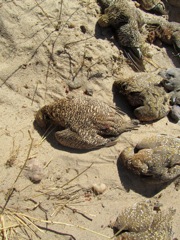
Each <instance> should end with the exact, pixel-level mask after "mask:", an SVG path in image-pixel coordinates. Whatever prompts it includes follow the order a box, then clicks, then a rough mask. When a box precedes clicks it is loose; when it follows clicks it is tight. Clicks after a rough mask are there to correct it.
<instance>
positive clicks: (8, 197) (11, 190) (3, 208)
mask: <svg viewBox="0 0 180 240" xmlns="http://www.w3.org/2000/svg"><path fill="white" fill-rule="evenodd" d="M28 133H29V136H30V139H31V143H30V146H29V150H28V153H27V157H26V159H25V162H24V164H23V166H22V168H21V170H20V172H19V174H18V175H17V177H16V179H15V181H14V183H13V186H12V187H11V188H10V189H8V196H7V200H6V202H5V204H4V206H3V207H2V209H1V214H2V213H3V212H4V210H5V208H6V206H7V204H8V202H9V200H10V198H11V196H12V195H13V193H14V191H15V187H14V186H15V183H16V182H17V180H18V178H19V176H20V175H21V173H22V171H23V170H24V168H25V166H26V163H27V161H28V159H29V156H30V153H31V149H32V145H33V138H32V137H31V133H30V131H28Z"/></svg>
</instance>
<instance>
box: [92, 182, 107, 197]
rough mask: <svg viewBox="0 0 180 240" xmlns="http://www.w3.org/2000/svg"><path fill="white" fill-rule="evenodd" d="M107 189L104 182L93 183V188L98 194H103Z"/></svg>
mask: <svg viewBox="0 0 180 240" xmlns="http://www.w3.org/2000/svg"><path fill="white" fill-rule="evenodd" d="M106 189H107V186H106V185H105V184H104V183H100V184H97V183H94V184H93V185H92V190H93V192H94V193H95V194H96V195H99V194H102V193H103V192H105V191H106Z"/></svg>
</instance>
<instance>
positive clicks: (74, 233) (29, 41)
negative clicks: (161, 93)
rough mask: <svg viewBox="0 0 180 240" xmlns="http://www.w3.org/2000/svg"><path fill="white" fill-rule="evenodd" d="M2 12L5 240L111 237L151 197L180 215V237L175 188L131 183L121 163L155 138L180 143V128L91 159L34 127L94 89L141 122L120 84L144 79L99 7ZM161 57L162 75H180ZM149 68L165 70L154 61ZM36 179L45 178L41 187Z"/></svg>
mask: <svg viewBox="0 0 180 240" xmlns="http://www.w3.org/2000/svg"><path fill="white" fill-rule="evenodd" d="M0 10H1V15H0V52H1V55H0V84H1V88H0V103H1V104H0V111H1V122H0V169H1V174H0V181H1V188H0V206H1V208H3V206H5V203H7V205H6V206H5V208H4V209H3V213H2V215H1V234H0V236H1V237H2V239H44V240H46V239H52V240H55V239H69V240H70V239H78V240H84V239H89V240H94V239H96V240H99V239H109V238H110V237H112V236H113V231H112V229H110V228H108V224H109V223H110V222H112V221H114V220H115V219H116V217H117V216H118V213H119V212H121V211H122V210H123V209H124V208H125V207H128V206H131V205H132V204H134V203H136V202H138V201H141V200H143V199H148V198H157V199H159V201H160V202H161V203H162V204H163V207H162V208H164V209H167V208H169V207H173V208H175V209H176V214H175V216H174V218H173V232H174V237H176V238H178V237H179V236H180V229H179V224H178V222H179V219H180V213H179V210H180V201H179V192H178V191H177V190H176V189H175V186H174V184H173V183H172V184H170V185H169V186H161V187H157V186H149V185H146V184H144V183H143V182H141V181H140V180H139V179H134V178H127V177H126V175H125V172H122V169H121V167H120V166H119V164H118V161H117V159H118V156H119V154H120V152H121V151H122V150H123V149H124V148H125V147H126V146H129V145H130V144H136V143H137V141H138V140H139V139H142V137H143V136H147V135H148V134H151V133H152V134H153V133H154V134H155V133H161V134H168V135H170V136H180V126H179V125H177V124H174V123H172V122H170V121H169V119H168V118H167V117H165V118H163V119H162V120H160V121H157V122H155V123H153V124H145V125H142V126H141V127H140V128H139V129H138V130H137V131H132V132H127V133H124V134H122V135H121V136H120V137H119V139H118V143H117V144H116V145H115V146H112V147H110V148H102V149H98V150H94V151H89V152H83V151H75V150H72V149H66V148H64V147H62V146H60V145H58V143H57V142H56V141H55V139H54V134H53V132H52V133H51V134H50V135H49V136H48V137H47V139H45V140H44V141H42V138H41V135H42V133H39V132H38V131H37V130H36V129H35V128H34V124H33V122H34V114H35V112H36V111H37V110H38V109H39V108H40V107H42V106H43V105H44V104H47V103H50V102H52V101H53V100H55V99H57V98H61V97H65V96H67V94H69V93H70V92H71V91H72V92H75V93H76V94H80V93H83V92H84V91H86V90H88V91H89V90H93V97H95V98H97V99H102V100H104V101H105V102H107V103H110V104H111V105H112V104H114V105H115V104H117V105H118V104H119V105H120V106H121V107H123V110H124V111H125V112H126V113H130V115H131V116H132V113H131V112H132V111H131V109H130V108H129V107H128V105H127V103H124V102H122V100H121V99H120V98H119V96H118V95H117V93H116V94H113V92H112V84H113V82H114V80H116V79H118V78H119V77H123V76H129V75H132V74H134V72H133V70H132V69H131V67H129V65H128V64H127V60H126V59H125V58H124V56H123V54H122V51H121V50H119V48H118V47H117V43H116V42H114V40H113V38H112V33H111V31H110V30H106V29H104V30H101V29H99V28H98V26H97V24H96V23H97V20H98V17H99V15H100V8H99V6H98V5H97V3H96V2H95V1H94V0H91V1H88V0H86V1H83V0H82V1H81V0H79V1H78V0H73V1H68V0H64V1H54V0H48V1H39V0H38V1H37V2H36V1H35V0H25V1H20V0H12V1H5V0H4V1H1V2H0ZM171 15H172V12H171ZM152 51H154V56H153V59H152V61H153V62H154V63H156V64H157V65H158V66H159V69H163V68H169V67H172V66H176V67H180V63H178V58H177V57H175V56H174V55H173V49H172V48H170V47H168V48H167V47H166V48H164V47H162V48H161V49H159V48H155V47H153V46H152ZM146 69H147V71H156V70H157V69H156V68H155V67H154V66H153V65H152V64H150V63H147V64H146ZM75 87H77V89H74V88H75ZM78 87H80V88H78ZM24 166H25V167H24ZM21 170H22V171H21ZM34 178H35V179H38V178H40V179H42V180H41V181H40V183H37V184H34V183H32V182H31V181H30V179H34ZM94 183H97V184H99V183H104V184H105V185H106V186H107V189H106V191H105V192H104V193H103V194H101V195H97V196H96V195H95V194H94V193H93V192H92V190H91V187H92V185H93V184H94ZM12 189H13V190H12ZM8 194H9V195H8ZM33 222H34V223H35V224H36V226H35V225H33ZM10 226H11V228H8V227H10ZM13 226H14V227H13ZM19 226H21V228H20V227H19ZM6 227H7V228H6ZM2 228H3V229H4V230H2ZM9 229H10V230H9Z"/></svg>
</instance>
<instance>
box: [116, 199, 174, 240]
mask: <svg viewBox="0 0 180 240" xmlns="http://www.w3.org/2000/svg"><path fill="white" fill-rule="evenodd" d="M160 207H161V204H160V203H158V202H155V201H150V200H148V201H142V202H138V203H136V204H134V205H133V206H132V207H129V208H126V209H125V210H124V211H123V212H122V213H120V214H119V216H118V217H117V219H116V221H115V223H114V224H113V226H112V227H114V228H115V229H116V230H117V231H118V230H119V231H120V233H119V235H118V236H117V238H116V240H171V237H172V217H173V215H174V213H175V211H174V210H173V209H168V211H166V212H164V211H162V210H161V208H160Z"/></svg>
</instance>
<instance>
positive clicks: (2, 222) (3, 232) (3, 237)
mask: <svg viewBox="0 0 180 240" xmlns="http://www.w3.org/2000/svg"><path fill="white" fill-rule="evenodd" d="M1 224H2V239H5V240H6V239H8V238H7V232H6V226H5V221H4V216H3V215H1Z"/></svg>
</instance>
